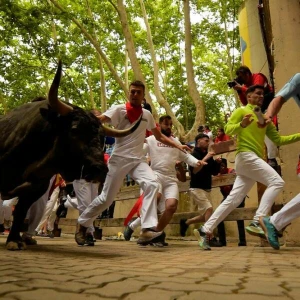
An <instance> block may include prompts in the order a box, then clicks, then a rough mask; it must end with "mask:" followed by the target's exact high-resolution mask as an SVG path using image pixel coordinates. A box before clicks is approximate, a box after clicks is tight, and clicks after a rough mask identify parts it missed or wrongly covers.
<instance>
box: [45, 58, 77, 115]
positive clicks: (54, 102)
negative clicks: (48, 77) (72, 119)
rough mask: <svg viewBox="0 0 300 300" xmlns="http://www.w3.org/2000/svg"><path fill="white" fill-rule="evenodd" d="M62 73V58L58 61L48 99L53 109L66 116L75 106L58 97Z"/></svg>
mask: <svg viewBox="0 0 300 300" xmlns="http://www.w3.org/2000/svg"><path fill="white" fill-rule="evenodd" d="M61 73H62V61H61V59H60V60H59V61H58V66H57V70H56V73H55V76H54V79H53V81H52V84H51V87H50V90H49V93H48V101H49V105H50V106H51V107H52V109H53V110H55V111H56V112H57V113H58V114H60V115H62V116H65V115H67V114H68V113H69V112H70V111H72V110H73V108H72V107H71V106H69V105H67V104H65V103H63V102H61V101H59V99H58V88H59V84H60V79H61Z"/></svg>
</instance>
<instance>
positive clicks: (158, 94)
mask: <svg viewBox="0 0 300 300" xmlns="http://www.w3.org/2000/svg"><path fill="white" fill-rule="evenodd" d="M140 5H141V9H142V13H143V18H144V22H145V25H146V29H147V39H148V45H149V49H150V54H151V58H152V62H153V78H154V93H155V96H156V100H157V102H158V103H159V104H160V106H162V107H163V108H164V109H165V110H166V113H167V114H168V115H169V116H170V117H171V118H172V121H173V124H174V126H175V127H176V129H177V132H178V135H179V137H181V136H182V135H184V128H183V126H182V124H181V123H180V122H179V121H178V120H177V118H176V116H175V114H174V113H173V110H172V107H171V106H170V104H169V103H168V101H167V100H166V99H165V98H164V96H163V95H162V93H161V91H160V87H159V76H158V75H159V67H158V63H157V60H156V54H155V49H154V46H153V41H152V34H151V28H150V26H149V22H148V18H147V14H146V9H145V5H144V1H143V0H140Z"/></svg>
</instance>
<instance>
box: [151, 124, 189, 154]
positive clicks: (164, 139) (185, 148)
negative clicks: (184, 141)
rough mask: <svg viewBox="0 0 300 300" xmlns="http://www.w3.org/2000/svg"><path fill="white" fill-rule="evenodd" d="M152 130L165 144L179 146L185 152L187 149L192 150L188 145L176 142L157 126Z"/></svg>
mask: <svg viewBox="0 0 300 300" xmlns="http://www.w3.org/2000/svg"><path fill="white" fill-rule="evenodd" d="M151 131H152V133H153V135H154V136H155V138H156V139H157V140H158V141H160V142H162V143H163V144H165V145H167V146H171V147H174V148H177V149H179V150H181V151H183V152H185V150H187V151H190V150H191V149H190V147H188V146H187V145H181V144H177V143H175V142H174V141H172V140H171V139H169V138H168V137H167V136H165V135H164V134H162V133H161V132H160V131H159V130H158V129H157V128H153V129H151Z"/></svg>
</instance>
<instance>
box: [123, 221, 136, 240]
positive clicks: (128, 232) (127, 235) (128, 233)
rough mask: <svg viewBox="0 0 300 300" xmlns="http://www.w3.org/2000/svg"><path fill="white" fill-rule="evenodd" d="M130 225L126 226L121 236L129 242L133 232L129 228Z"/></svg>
mask: <svg viewBox="0 0 300 300" xmlns="http://www.w3.org/2000/svg"><path fill="white" fill-rule="evenodd" d="M130 224H131V222H130V223H128V225H127V226H126V227H125V229H124V232H123V235H124V238H125V240H126V241H130V239H131V236H132V234H133V231H134V230H132V229H131V228H130V226H129V225H130Z"/></svg>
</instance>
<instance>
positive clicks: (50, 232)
mask: <svg viewBox="0 0 300 300" xmlns="http://www.w3.org/2000/svg"><path fill="white" fill-rule="evenodd" d="M46 237H49V238H50V239H53V238H54V233H53V231H50V230H47V233H46Z"/></svg>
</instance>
